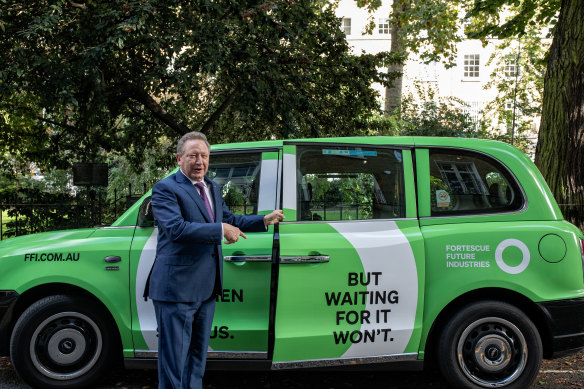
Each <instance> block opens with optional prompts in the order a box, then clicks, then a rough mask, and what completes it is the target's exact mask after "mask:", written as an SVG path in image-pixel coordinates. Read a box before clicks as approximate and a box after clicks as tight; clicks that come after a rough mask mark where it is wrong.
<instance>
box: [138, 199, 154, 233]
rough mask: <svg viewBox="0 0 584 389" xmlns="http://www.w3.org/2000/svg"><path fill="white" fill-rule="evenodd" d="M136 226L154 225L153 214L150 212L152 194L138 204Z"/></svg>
mask: <svg viewBox="0 0 584 389" xmlns="http://www.w3.org/2000/svg"><path fill="white" fill-rule="evenodd" d="M138 227H154V214H153V213H152V196H148V197H146V198H145V199H144V201H143V202H142V205H140V212H139V213H138Z"/></svg>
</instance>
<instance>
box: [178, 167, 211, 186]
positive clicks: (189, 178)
mask: <svg viewBox="0 0 584 389" xmlns="http://www.w3.org/2000/svg"><path fill="white" fill-rule="evenodd" d="M178 170H179V171H180V172H181V173H182V174H183V176H185V177H186V178H187V179H188V180H189V181H190V182H191V184H193V185H195V184H196V183H198V182H202V183H203V185H205V188H206V187H207V183H206V182H205V178H203V180H202V181H195V180H193V179H192V178H191V177H189V176H187V175H186V174H185V173H184V172H183V171H182V169H181V168H178Z"/></svg>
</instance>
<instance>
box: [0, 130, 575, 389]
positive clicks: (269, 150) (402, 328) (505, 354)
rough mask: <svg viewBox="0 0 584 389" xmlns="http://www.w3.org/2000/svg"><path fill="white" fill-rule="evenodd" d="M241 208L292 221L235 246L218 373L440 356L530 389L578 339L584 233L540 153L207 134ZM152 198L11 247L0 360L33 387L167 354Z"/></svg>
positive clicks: (213, 364)
mask: <svg viewBox="0 0 584 389" xmlns="http://www.w3.org/2000/svg"><path fill="white" fill-rule="evenodd" d="M208 176H209V177H210V178H211V179H213V180H214V181H215V182H217V183H218V184H220V185H222V190H223V197H224V199H225V201H226V203H227V205H228V206H229V207H230V209H231V210H232V211H233V212H234V213H243V214H265V213H269V212H271V211H272V210H274V209H283V210H284V214H285V216H286V219H285V221H284V222H282V223H280V225H278V226H275V227H274V226H272V227H270V228H269V230H268V231H266V232H261V233H249V234H247V235H248V239H241V240H239V242H237V243H235V244H231V245H225V246H224V248H223V254H224V258H223V268H224V285H223V287H224V289H223V293H222V295H221V296H218V297H217V302H218V304H217V307H216V313H215V318H214V323H213V328H212V332H211V340H210V350H209V360H208V363H207V368H209V369H272V370H277V369H298V368H325V367H326V368H331V367H333V368H347V369H348V368H352V367H354V366H358V365H368V366H369V367H372V368H382V369H406V370H419V369H422V368H423V367H424V365H425V364H426V365H437V366H438V367H439V368H440V370H441V371H442V372H443V373H444V376H445V378H446V379H447V380H448V382H449V383H450V384H451V385H452V386H457V387H468V388H523V387H527V386H529V385H530V384H531V383H532V382H533V380H534V379H535V377H536V375H537V373H538V371H539V368H540V366H541V362H542V358H553V357H555V356H558V355H562V354H563V353H566V352H570V351H574V350H578V349H579V348H581V347H583V346H584V275H583V259H584V256H583V238H584V235H583V234H582V232H581V231H580V230H578V229H577V228H576V227H574V226H573V225H572V224H570V223H568V222H566V221H565V220H564V218H563V216H562V214H561V212H560V209H559V208H558V205H557V203H556V201H555V200H554V198H553V196H552V194H551V193H550V190H549V189H548V187H547V185H546V183H545V181H544V180H543V178H542V176H541V175H540V173H539V172H538V170H537V169H536V167H535V166H534V165H533V163H532V162H531V160H530V159H529V158H527V157H526V156H525V155H524V154H523V153H522V152H520V151H518V150H517V149H515V148H514V147H511V146H509V145H507V144H503V143H499V142H494V141H485V140H475V139H454V138H452V139H450V138H412V137H360V138H327V139H303V140H294V141H293V140H286V141H282V140H274V141H265V142H250V143H238V144H225V145H216V146H214V147H212V154H211V163H210V167H209V171H208ZM156 241H157V228H156V222H155V215H152V209H151V206H150V194H149V193H147V194H146V195H144V196H143V197H142V199H140V200H139V201H138V202H137V203H136V204H134V205H133V206H132V207H131V208H130V209H129V210H128V211H127V212H125V213H124V214H123V215H122V216H121V217H120V218H119V219H118V220H117V221H116V222H115V223H113V224H112V225H111V226H106V227H96V228H88V229H81V230H70V231H57V232H48V233H41V234H35V235H29V236H23V237H17V238H13V239H9V240H6V241H4V242H2V243H0V354H1V355H5V356H7V355H9V356H10V358H11V360H12V363H13V365H14V367H15V369H16V371H17V372H18V374H19V375H20V376H21V377H22V378H23V379H24V380H25V381H26V382H27V383H28V384H30V385H31V386H34V387H39V388H77V387H82V386H89V385H92V384H94V383H95V382H96V379H98V378H99V377H101V376H103V374H104V373H105V372H106V371H107V370H108V369H109V368H110V367H111V366H112V365H113V364H116V363H122V361H123V363H124V364H125V366H126V367H127V368H144V367H153V368H155V367H156V357H157V328H156V320H155V317H154V308H153V304H152V301H150V300H148V299H145V298H144V288H145V284H146V280H147V277H148V274H149V272H150V269H151V267H152V264H153V262H154V259H155V252H156Z"/></svg>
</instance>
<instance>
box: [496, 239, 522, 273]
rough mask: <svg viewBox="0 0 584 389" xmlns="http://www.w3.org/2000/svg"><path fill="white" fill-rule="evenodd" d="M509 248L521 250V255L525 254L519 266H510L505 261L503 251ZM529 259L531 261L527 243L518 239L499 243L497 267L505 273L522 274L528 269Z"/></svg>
mask: <svg viewBox="0 0 584 389" xmlns="http://www.w3.org/2000/svg"><path fill="white" fill-rule="evenodd" d="M507 247H517V248H518V249H519V250H521V253H522V254H523V260H522V261H521V263H520V264H519V265H517V266H509V265H507V264H506V263H505V262H504V261H503V251H504V250H505V249H506V248H507ZM529 259H530V256H529V249H528V248H527V246H526V245H525V243H523V242H522V241H520V240H517V239H505V240H504V241H502V242H501V243H499V245H498V246H497V249H496V250H495V260H496V261H497V265H498V266H499V267H500V268H501V270H503V271H504V272H505V273H509V274H519V273H521V272H522V271H523V270H525V269H527V265H529Z"/></svg>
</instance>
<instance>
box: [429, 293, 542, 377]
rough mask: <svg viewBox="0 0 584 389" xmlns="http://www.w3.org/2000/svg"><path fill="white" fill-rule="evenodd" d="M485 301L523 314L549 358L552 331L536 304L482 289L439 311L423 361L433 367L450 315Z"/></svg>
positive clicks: (463, 295)
mask: <svg viewBox="0 0 584 389" xmlns="http://www.w3.org/2000/svg"><path fill="white" fill-rule="evenodd" d="M487 300H492V301H501V302H505V303H508V304H511V305H513V306H515V307H516V308H518V309H519V310H521V311H522V312H524V313H525V314H526V315H527V317H528V318H529V319H530V320H531V322H532V323H533V325H534V326H535V327H536V328H537V330H538V332H539V335H540V337H541V341H542V346H543V356H544V358H550V357H551V356H552V353H553V346H552V330H551V328H550V324H549V318H548V317H547V316H546V314H545V313H544V312H543V311H542V310H541V309H540V308H539V307H538V306H537V304H536V303H534V302H533V301H532V300H531V299H529V298H527V297H525V296H524V295H522V294H520V293H517V292H515V291H513V290H509V289H503V288H482V289H476V290H472V291H469V292H467V293H465V294H462V295H460V296H458V297H457V298H456V299H454V300H452V301H451V302H450V303H449V304H448V305H446V306H445V307H444V308H443V309H442V311H440V313H439V314H438V316H437V317H436V319H435V320H434V323H433V324H432V327H431V328H430V331H429V332H428V337H427V341H426V347H425V352H424V356H425V358H424V359H425V360H426V362H427V363H428V364H429V365H430V366H435V362H436V361H435V358H436V355H435V354H436V353H435V350H436V347H437V344H438V339H439V338H440V334H442V332H443V330H444V327H445V325H446V323H447V322H448V320H449V319H450V318H451V317H452V315H454V314H455V313H456V312H457V311H459V310H460V309H462V307H464V306H466V305H469V304H471V303H476V302H480V301H487Z"/></svg>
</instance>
